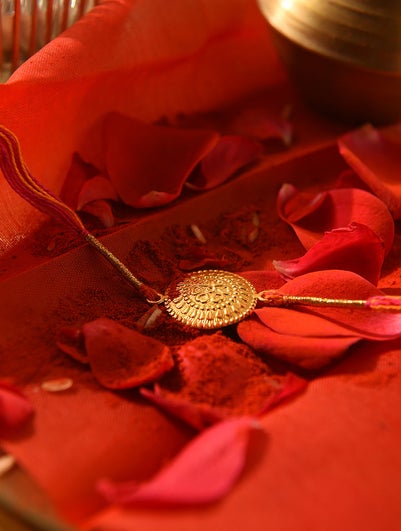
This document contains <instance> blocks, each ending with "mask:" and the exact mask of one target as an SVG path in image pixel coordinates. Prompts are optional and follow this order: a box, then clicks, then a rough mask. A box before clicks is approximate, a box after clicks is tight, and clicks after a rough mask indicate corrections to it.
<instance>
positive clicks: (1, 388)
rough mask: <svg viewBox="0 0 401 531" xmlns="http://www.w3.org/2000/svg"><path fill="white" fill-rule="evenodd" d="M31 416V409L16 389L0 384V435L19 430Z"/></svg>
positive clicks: (26, 400)
mask: <svg viewBox="0 0 401 531" xmlns="http://www.w3.org/2000/svg"><path fill="white" fill-rule="evenodd" d="M32 414H33V407H32V405H31V404H30V402H29V401H28V399H27V398H26V397H25V396H24V395H23V394H22V393H21V392H20V391H18V389H16V388H14V387H13V386H11V385H8V384H6V383H0V433H1V434H9V433H10V432H12V431H13V430H16V429H18V428H20V427H21V426H22V425H23V424H25V422H27V421H28V420H29V419H30V418H31V416H32Z"/></svg>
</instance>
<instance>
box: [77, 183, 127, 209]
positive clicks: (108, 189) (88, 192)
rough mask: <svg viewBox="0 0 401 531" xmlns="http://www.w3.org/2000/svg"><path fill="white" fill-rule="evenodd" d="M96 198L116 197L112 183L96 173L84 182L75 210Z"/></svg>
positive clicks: (115, 198)
mask: <svg viewBox="0 0 401 531" xmlns="http://www.w3.org/2000/svg"><path fill="white" fill-rule="evenodd" d="M98 199H114V200H115V201H117V199H118V195H117V192H116V191H115V189H114V187H113V185H112V184H111V182H110V181H109V180H108V179H106V177H103V176H102V175H96V176H95V177H92V178H91V179H88V180H87V181H85V182H84V184H83V185H82V188H81V190H80V192H79V195H78V200H77V210H81V209H82V208H83V207H84V206H85V205H86V204H87V203H91V202H92V201H97V200H98Z"/></svg>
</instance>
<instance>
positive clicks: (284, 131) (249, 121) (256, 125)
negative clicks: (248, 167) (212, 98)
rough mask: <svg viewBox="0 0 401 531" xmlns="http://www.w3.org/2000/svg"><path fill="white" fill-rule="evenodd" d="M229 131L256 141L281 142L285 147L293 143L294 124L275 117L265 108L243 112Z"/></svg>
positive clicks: (248, 109) (230, 126)
mask: <svg viewBox="0 0 401 531" xmlns="http://www.w3.org/2000/svg"><path fill="white" fill-rule="evenodd" d="M228 127H229V129H230V130H231V131H232V132H233V133H236V134H238V135H244V136H248V137H250V138H255V139H256V140H272V139H278V140H281V141H282V143H283V144H284V145H285V146H290V145H291V142H292V135H293V131H292V124H291V122H289V121H288V120H286V119H285V118H283V117H277V116H273V114H272V112H271V111H270V110H267V109H265V108H264V107H257V108H247V109H244V110H242V111H241V112H240V113H239V114H238V115H237V116H236V117H235V118H234V119H233V120H232V121H231V123H230V124H229V126H228Z"/></svg>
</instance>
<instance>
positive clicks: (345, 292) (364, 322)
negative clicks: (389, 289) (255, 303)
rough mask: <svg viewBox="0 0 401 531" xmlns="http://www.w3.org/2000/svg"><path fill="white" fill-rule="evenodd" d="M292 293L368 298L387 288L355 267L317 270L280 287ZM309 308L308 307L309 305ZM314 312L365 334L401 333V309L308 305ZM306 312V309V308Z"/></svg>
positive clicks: (392, 335)
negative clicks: (372, 280) (353, 271)
mask: <svg viewBox="0 0 401 531" xmlns="http://www.w3.org/2000/svg"><path fill="white" fill-rule="evenodd" d="M279 291H280V292H281V293H286V294H289V295H300V296H302V295H315V296H317V297H325V298H336V299H363V300H365V299H368V298H369V297H373V296H376V295H383V292H382V291H381V290H379V289H378V288H376V287H375V286H374V285H373V284H371V283H370V282H368V281H367V280H365V279H364V278H362V277H360V276H359V275H356V274H355V273H352V272H351V271H340V270H335V271H330V270H327V271H317V272H313V273H308V274H306V275H302V276H300V277H297V278H295V279H294V280H291V281H290V282H287V283H286V284H285V285H284V286H283V287H282V288H280V290H279ZM305 308H306V307H305ZM307 312H308V313H310V314H314V315H318V316H322V317H324V318H325V319H329V320H331V321H333V322H335V323H337V324H340V325H341V326H343V327H345V328H347V329H348V330H349V331H350V335H351V334H352V335H353V334H358V335H359V336H360V337H363V338H370V339H377V340H383V339H384V340H385V339H395V338H397V337H399V336H400V335H401V313H392V312H381V311H374V310H368V309H357V308H354V309H346V308H336V307H330V306H325V307H319V308H317V307H315V308H312V307H308V308H307ZM302 313H304V312H302Z"/></svg>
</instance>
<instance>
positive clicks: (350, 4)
mask: <svg viewBox="0 0 401 531" xmlns="http://www.w3.org/2000/svg"><path fill="white" fill-rule="evenodd" d="M258 2H259V6H260V9H261V11H262V13H263V14H264V16H265V17H266V19H267V21H268V23H269V26H270V28H271V31H272V36H273V39H274V42H275V44H276V46H277V50H278V53H279V55H280V56H281V58H282V61H283V63H284V64H285V65H286V66H287V68H288V71H289V73H290V75H291V77H292V79H293V80H294V83H295V85H296V86H297V87H298V88H299V90H300V92H301V93H302V95H303V96H304V98H305V99H307V100H308V101H309V102H311V103H312V104H313V105H314V106H315V107H318V108H320V109H323V110H324V111H326V112H329V113H330V114H332V115H334V116H337V117H338V118H340V119H344V118H345V119H347V120H349V121H352V122H355V123H358V122H364V121H372V122H374V123H391V122H395V121H397V120H399V119H400V118H401V97H400V95H401V2H400V1H398V0H392V1H389V0H387V1H386V0H258Z"/></svg>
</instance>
